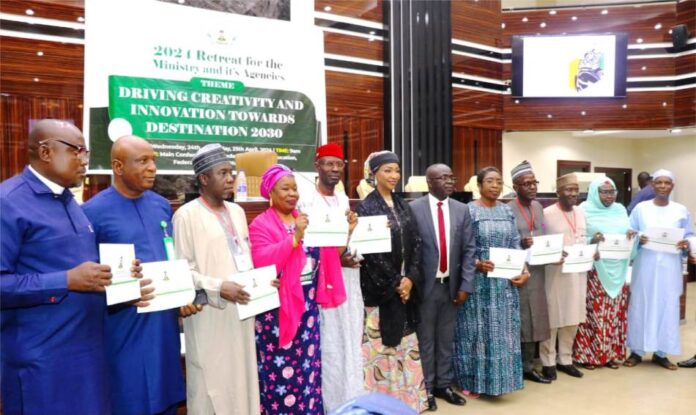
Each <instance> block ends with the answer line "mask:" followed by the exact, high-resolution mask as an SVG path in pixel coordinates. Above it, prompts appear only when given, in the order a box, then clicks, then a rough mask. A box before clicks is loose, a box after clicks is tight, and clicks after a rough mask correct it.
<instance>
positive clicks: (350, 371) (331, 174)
mask: <svg viewBox="0 0 696 415" xmlns="http://www.w3.org/2000/svg"><path fill="white" fill-rule="evenodd" d="M343 159H344V155H343V147H341V146H339V145H338V144H335V143H329V144H325V145H323V146H321V147H319V148H317V151H316V155H315V157H314V160H315V161H314V168H315V169H316V171H317V174H318V181H317V184H316V186H315V188H314V190H313V191H312V192H309V193H303V194H302V195H301V197H300V200H299V203H298V206H299V208H300V210H302V211H306V210H307V209H312V208H321V209H339V210H341V211H343V212H346V217H347V219H348V222H349V223H350V224H351V226H350V227H351V229H352V228H354V226H355V225H356V224H357V221H358V218H357V215H356V214H355V212H351V211H350V206H349V204H348V197H347V196H346V195H345V193H339V192H337V191H336V185H337V184H338V183H339V181H340V180H341V178H343V171H344V169H345V162H344V160H343ZM346 242H347V241H346ZM344 245H345V244H344ZM333 254H334V255H341V256H340V260H341V266H342V268H341V271H342V274H343V282H344V284H345V288H346V302H345V303H343V304H341V305H340V306H338V307H336V308H321V309H320V312H321V319H320V322H321V327H320V330H321V353H322V360H323V361H324V362H330V363H329V364H325V365H323V366H322V393H323V398H324V407H325V408H326V410H327V411H331V410H333V409H335V408H337V407H338V406H339V405H340V404H342V403H343V402H346V401H347V400H349V399H352V398H354V397H356V396H358V395H361V394H362V393H363V374H362V371H363V361H362V350H361V343H362V331H363V314H364V313H365V308H364V304H363V300H362V292H361V291H360V268H359V267H360V262H359V261H358V259H357V258H356V257H355V256H354V255H352V254H351V252H350V249H348V248H347V247H345V246H341V247H338V250H334V252H333Z"/></svg>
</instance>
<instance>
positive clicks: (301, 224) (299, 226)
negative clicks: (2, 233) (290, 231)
mask: <svg viewBox="0 0 696 415" xmlns="http://www.w3.org/2000/svg"><path fill="white" fill-rule="evenodd" d="M307 225H309V216H307V214H306V213H300V214H299V215H297V217H296V218H295V242H297V243H298V244H299V243H300V241H301V240H302V238H304V232H305V229H307Z"/></svg>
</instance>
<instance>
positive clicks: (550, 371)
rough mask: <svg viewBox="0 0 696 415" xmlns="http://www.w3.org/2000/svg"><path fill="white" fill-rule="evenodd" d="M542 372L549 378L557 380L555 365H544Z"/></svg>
mask: <svg viewBox="0 0 696 415" xmlns="http://www.w3.org/2000/svg"><path fill="white" fill-rule="evenodd" d="M541 374H542V375H544V377H545V378H546V379H548V380H556V368H555V367H553V366H544V367H542V368H541Z"/></svg>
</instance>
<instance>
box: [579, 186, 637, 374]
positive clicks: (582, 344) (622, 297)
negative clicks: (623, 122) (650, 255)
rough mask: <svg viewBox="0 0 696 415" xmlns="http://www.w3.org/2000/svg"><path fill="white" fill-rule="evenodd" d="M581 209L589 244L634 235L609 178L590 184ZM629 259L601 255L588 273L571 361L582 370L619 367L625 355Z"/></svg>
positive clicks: (624, 209)
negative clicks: (583, 309)
mask: <svg viewBox="0 0 696 415" xmlns="http://www.w3.org/2000/svg"><path fill="white" fill-rule="evenodd" d="M580 208H582V210H583V211H584V212H585V221H586V223H587V235H588V239H590V243H593V244H594V243H598V242H599V241H601V240H602V239H603V238H604V234H626V235H627V236H628V237H629V238H631V239H632V238H633V237H634V236H635V234H636V233H635V231H632V230H630V223H629V221H628V214H627V213H626V208H625V207H624V206H623V205H622V204H621V203H618V202H616V185H615V184H614V182H613V181H612V180H611V179H610V178H608V177H602V178H599V179H596V180H594V181H593V182H592V183H590V189H589V191H588V192H587V201H585V202H583V203H582V204H581V205H580ZM629 261H630V259H628V258H627V259H602V258H600V259H599V260H598V261H595V265H594V269H593V270H591V271H590V272H588V273H587V300H586V301H587V320H586V321H585V322H584V323H581V324H580V326H579V327H578V333H577V334H576V335H575V344H574V345H573V360H574V361H575V362H577V363H579V364H582V365H583V366H584V367H585V369H589V370H592V369H594V368H595V367H597V366H607V367H609V368H612V369H618V368H619V365H618V363H617V361H621V360H624V358H625V357H626V330H627V328H628V327H627V309H628V285H626V271H627V270H628V262H629Z"/></svg>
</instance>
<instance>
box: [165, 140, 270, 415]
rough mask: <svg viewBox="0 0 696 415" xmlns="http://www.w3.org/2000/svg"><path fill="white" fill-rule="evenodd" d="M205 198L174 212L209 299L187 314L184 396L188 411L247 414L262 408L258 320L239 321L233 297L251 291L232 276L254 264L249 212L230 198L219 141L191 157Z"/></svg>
mask: <svg viewBox="0 0 696 415" xmlns="http://www.w3.org/2000/svg"><path fill="white" fill-rule="evenodd" d="M193 170H194V173H195V175H196V181H197V182H198V185H199V192H200V197H199V198H198V199H195V200H193V201H191V202H189V203H187V204H185V205H184V206H182V207H180V208H179V209H178V210H177V211H176V214H175V215H174V220H173V222H174V244H175V246H176V254H177V257H178V258H183V259H187V260H188V262H189V265H190V266H191V272H192V274H193V279H194V283H195V286H196V289H204V290H205V292H206V294H207V297H208V305H207V306H206V307H204V308H203V310H202V311H200V312H199V313H197V314H195V315H192V316H190V317H188V318H186V319H184V332H185V334H186V392H187V393H186V395H187V406H188V410H189V412H190V413H196V414H199V413H200V414H212V413H215V414H231V413H239V414H247V413H256V412H257V411H258V408H259V389H258V370H257V367H256V346H255V342H254V319H253V318H250V319H246V320H243V321H240V320H239V314H238V313H237V307H236V304H235V303H240V304H246V303H247V302H248V301H249V294H248V293H247V292H246V291H244V287H242V286H241V285H239V284H237V283H234V282H231V281H227V277H228V276H229V275H230V274H234V273H236V272H239V271H246V270H248V269H250V268H251V267H252V263H251V258H250V254H249V239H248V235H249V231H248V228H247V221H246V215H245V214H244V210H242V208H241V207H240V206H239V205H237V204H235V203H230V202H227V201H226V200H227V199H229V198H230V197H231V196H232V191H233V185H234V177H233V172H234V170H233V169H232V163H231V162H230V159H229V157H228V156H227V154H225V150H224V149H223V148H222V146H221V145H220V144H208V145H206V146H204V147H202V148H201V149H200V150H198V152H197V153H196V155H195V156H194V158H193Z"/></svg>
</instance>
